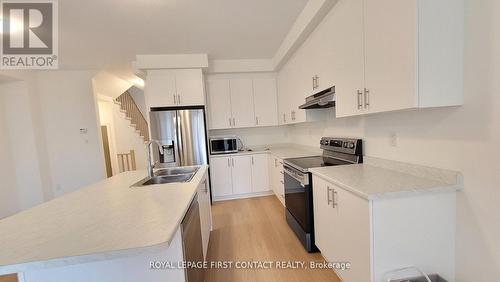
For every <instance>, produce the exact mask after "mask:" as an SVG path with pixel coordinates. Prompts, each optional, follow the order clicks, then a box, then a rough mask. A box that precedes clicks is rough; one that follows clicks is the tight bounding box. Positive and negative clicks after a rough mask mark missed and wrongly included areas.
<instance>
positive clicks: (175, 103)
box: [173, 94, 177, 105]
mask: <svg viewBox="0 0 500 282" xmlns="http://www.w3.org/2000/svg"><path fill="white" fill-rule="evenodd" d="M173 96H174V105H177V98H176V97H175V94H174V95H173Z"/></svg>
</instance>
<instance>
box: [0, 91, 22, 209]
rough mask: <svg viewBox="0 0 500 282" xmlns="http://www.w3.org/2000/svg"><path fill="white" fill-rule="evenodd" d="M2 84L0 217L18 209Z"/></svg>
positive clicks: (0, 105)
mask: <svg viewBox="0 0 500 282" xmlns="http://www.w3.org/2000/svg"><path fill="white" fill-rule="evenodd" d="M2 93H3V85H2V84H0V179H2V184H1V185H0V219H1V218H4V217H6V216H9V215H11V214H13V213H15V212H17V211H18V210H19V205H18V196H17V184H16V179H15V178H14V177H12V176H13V175H15V169H14V165H13V160H12V155H11V152H10V140H9V136H8V134H6V133H7V132H8V127H7V123H6V120H5V103H4V102H3V99H2V98H3V95H2Z"/></svg>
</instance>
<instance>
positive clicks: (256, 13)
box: [59, 0, 307, 69]
mask: <svg viewBox="0 0 500 282" xmlns="http://www.w3.org/2000/svg"><path fill="white" fill-rule="evenodd" d="M306 2H307V0H83V1H82V0H62V1H59V58H60V67H61V68H67V69H79V68H103V67H109V66H116V65H124V64H129V63H130V62H131V61H133V60H134V58H135V55H137V54H166V53H208V54H209V58H210V59H256V58H271V57H273V56H274V54H275V52H276V50H277V49H278V47H279V46H280V44H281V42H282V41H283V39H284V38H285V36H286V34H287V32H288V31H289V30H290V28H291V26H292V25H293V23H294V22H295V19H296V18H297V16H298V15H299V13H300V12H301V11H302V9H303V8H304V6H305V4H306Z"/></svg>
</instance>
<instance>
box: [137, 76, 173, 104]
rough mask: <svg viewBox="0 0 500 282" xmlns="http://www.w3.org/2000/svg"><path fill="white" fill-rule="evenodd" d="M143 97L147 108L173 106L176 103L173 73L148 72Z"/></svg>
mask: <svg viewBox="0 0 500 282" xmlns="http://www.w3.org/2000/svg"><path fill="white" fill-rule="evenodd" d="M144 95H145V98H146V104H147V105H148V107H149V108H154V107H169V106H174V105H175V102H176V101H177V98H176V95H177V90H176V87H175V73H174V71H173V70H150V71H148V75H147V78H146V83H145V89H144Z"/></svg>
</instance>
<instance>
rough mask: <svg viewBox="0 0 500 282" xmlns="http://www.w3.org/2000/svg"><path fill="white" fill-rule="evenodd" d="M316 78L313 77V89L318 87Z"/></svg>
mask: <svg viewBox="0 0 500 282" xmlns="http://www.w3.org/2000/svg"><path fill="white" fill-rule="evenodd" d="M315 80H316V79H315V78H314V76H313V77H312V83H313V90H314V89H316V82H315Z"/></svg>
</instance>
